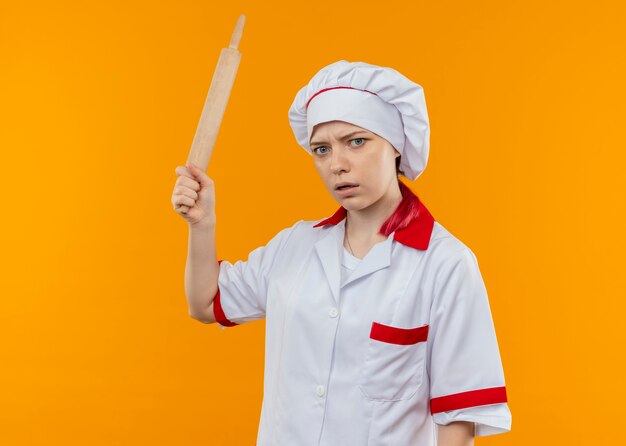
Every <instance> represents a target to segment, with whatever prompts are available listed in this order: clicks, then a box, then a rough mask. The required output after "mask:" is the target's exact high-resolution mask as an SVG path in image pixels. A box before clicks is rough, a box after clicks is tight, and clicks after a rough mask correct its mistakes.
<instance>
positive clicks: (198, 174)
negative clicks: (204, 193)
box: [187, 163, 208, 187]
mask: <svg viewBox="0 0 626 446" xmlns="http://www.w3.org/2000/svg"><path fill="white" fill-rule="evenodd" d="M187 168H188V169H189V172H190V173H191V174H192V175H193V176H194V177H195V178H196V179H197V180H198V182H199V183H200V186H201V187H204V186H206V185H207V183H208V181H207V180H208V178H207V174H206V173H204V172H203V171H202V169H200V168H199V167H198V166H196V165H195V164H193V163H189V164H188V165H187Z"/></svg>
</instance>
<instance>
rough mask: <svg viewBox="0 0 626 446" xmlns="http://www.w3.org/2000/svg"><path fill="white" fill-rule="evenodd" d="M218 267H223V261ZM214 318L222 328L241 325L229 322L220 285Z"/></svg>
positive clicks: (220, 261)
mask: <svg viewBox="0 0 626 446" xmlns="http://www.w3.org/2000/svg"><path fill="white" fill-rule="evenodd" d="M217 263H218V265H221V263H222V260H218V261H217ZM213 316H214V317H215V322H217V323H218V324H219V326H220V328H222V329H223V328H226V327H234V326H236V325H239V324H237V323H235V322H233V321H231V320H229V319H228V318H227V317H226V315H225V314H224V308H222V299H221V296H220V288H219V284H218V286H217V293H216V294H215V298H214V299H213Z"/></svg>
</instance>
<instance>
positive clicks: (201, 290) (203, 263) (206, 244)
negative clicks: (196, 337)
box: [172, 165, 220, 324]
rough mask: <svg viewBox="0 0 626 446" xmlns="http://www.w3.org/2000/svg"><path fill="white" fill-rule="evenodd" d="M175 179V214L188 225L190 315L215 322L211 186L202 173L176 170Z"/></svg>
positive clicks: (190, 167)
mask: <svg viewBox="0 0 626 446" xmlns="http://www.w3.org/2000/svg"><path fill="white" fill-rule="evenodd" d="M176 174H177V175H178V179H177V180H176V185H175V187H174V193H173V194H172V204H173V205H174V210H175V211H176V212H177V213H178V214H179V215H181V216H182V217H183V218H184V219H185V220H186V221H187V223H188V224H189V225H188V226H189V243H188V250H187V263H186V266H185V295H186V297H187V304H188V309H189V315H190V316H191V317H192V318H194V319H197V320H198V321H200V322H204V323H207V324H208V323H212V322H215V317H214V315H213V299H214V298H215V295H216V294H217V289H218V284H217V278H218V275H219V270H220V268H219V264H218V262H217V254H216V249H215V223H216V217H215V191H214V183H213V180H212V179H211V178H209V177H208V176H207V175H206V173H204V172H203V171H202V170H201V169H199V168H197V167H195V166H193V165H187V167H185V166H178V167H176Z"/></svg>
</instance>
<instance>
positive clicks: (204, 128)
mask: <svg viewBox="0 0 626 446" xmlns="http://www.w3.org/2000/svg"><path fill="white" fill-rule="evenodd" d="M245 21H246V16H245V15H243V14H241V15H240V16H239V18H238V19H237V24H236V25H235V30H234V31H233V35H232V37H231V39H230V44H229V45H228V48H222V52H221V53H220V58H219V60H218V61H217V66H216V67H215V72H214V73H213V79H211V86H210V88H209V93H208V94H207V97H206V100H205V102H204V107H203V109H202V115H201V116H200V122H198V128H197V129H196V136H195V137H194V138H193V143H192V144H191V150H190V151H189V156H188V157H187V162H188V163H189V162H191V163H193V164H195V165H196V166H198V167H199V168H200V169H204V170H205V171H206V169H207V167H208V165H209V160H210V159H211V154H212V153H213V146H214V145H215V139H216V138H217V132H218V131H219V129H220V124H221V123H222V117H223V116H224V110H225V109H226V103H227V102H228V98H229V96H230V90H231V89H232V88H233V83H234V82H235V76H236V75H237V69H238V68H239V61H240V60H241V53H240V52H239V50H238V49H237V47H238V46H239V41H240V40H241V34H242V33H243V25H244V22H245Z"/></svg>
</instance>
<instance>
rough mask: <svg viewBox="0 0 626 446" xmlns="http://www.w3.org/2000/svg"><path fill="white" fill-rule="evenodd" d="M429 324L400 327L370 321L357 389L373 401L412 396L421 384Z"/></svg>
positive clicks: (401, 398)
mask: <svg viewBox="0 0 626 446" xmlns="http://www.w3.org/2000/svg"><path fill="white" fill-rule="evenodd" d="M427 339H428V324H426V325H422V326H419V327H414V328H400V327H393V326H390V325H384V324H380V323H378V322H373V323H372V328H371V331H370V335H369V339H368V340H367V342H368V346H367V350H366V355H365V359H364V364H363V368H362V372H361V380H360V384H359V389H360V390H361V393H363V396H365V397H366V398H368V399H371V400H376V401H398V400H406V399H409V398H411V397H412V396H413V395H414V394H415V392H417V389H419V387H420V385H421V384H422V378H423V374H424V361H425V358H426V342H427Z"/></svg>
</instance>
